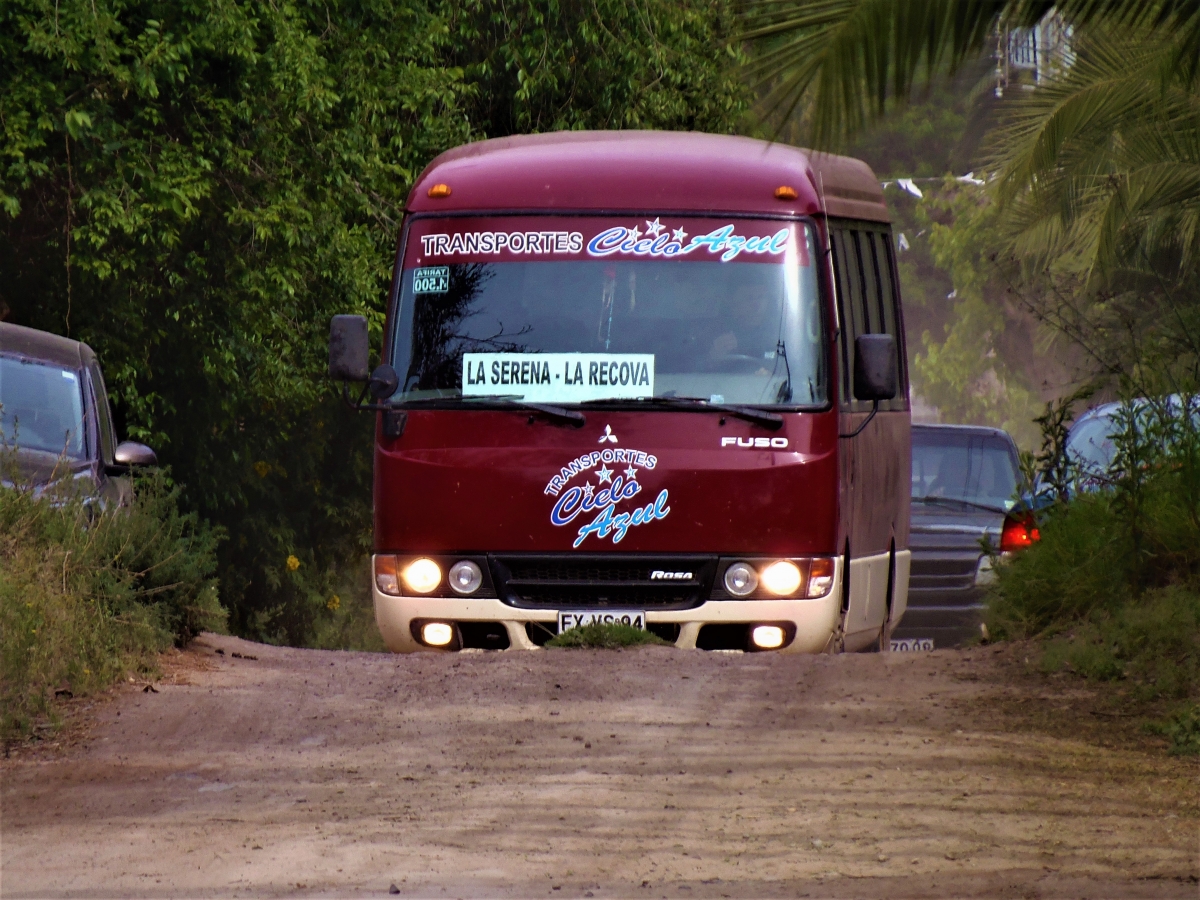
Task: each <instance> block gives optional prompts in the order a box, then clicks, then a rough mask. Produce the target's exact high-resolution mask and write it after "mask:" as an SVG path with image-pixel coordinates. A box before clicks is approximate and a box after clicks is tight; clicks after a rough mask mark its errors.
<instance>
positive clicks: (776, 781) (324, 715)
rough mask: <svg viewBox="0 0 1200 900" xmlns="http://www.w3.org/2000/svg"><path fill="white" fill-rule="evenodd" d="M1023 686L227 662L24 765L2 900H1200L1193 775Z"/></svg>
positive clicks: (145, 698) (465, 665)
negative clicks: (540, 899)
mask: <svg viewBox="0 0 1200 900" xmlns="http://www.w3.org/2000/svg"><path fill="white" fill-rule="evenodd" d="M218 651H224V652H223V654H222V653H219V652H218ZM235 653H238V654H241V658H236V657H235V656H234V654H235ZM249 657H257V659H253V658H249ZM1001 658H1002V657H1001V656H999V655H997V654H996V653H995V652H994V651H993V650H991V649H988V648H981V649H977V650H972V651H966V652H963V653H956V652H951V651H939V652H937V653H934V654H930V655H926V656H910V655H902V654H880V655H872V656H866V655H858V656H845V657H799V658H796V657H783V656H775V655H771V654H755V655H726V654H706V653H703V652H700V651H691V652H687V651H678V650H674V649H668V648H642V649H638V650H631V651H623V652H605V651H543V652H536V653H534V652H530V653H500V654H483V653H479V654H462V655H456V656H452V655H440V656H435V655H420V656H409V657H393V656H386V655H370V654H350V653H328V652H318V651H303V650H288V649H278V648H270V647H264V646H260V645H257V644H249V643H245V642H242V641H239V640H236V639H234V638H225V637H213V636H206V637H204V638H202V639H201V640H200V641H199V642H197V643H196V644H195V645H194V647H193V649H192V650H190V651H189V652H188V653H186V654H184V655H183V656H182V657H181V658H180V659H179V660H178V661H177V662H176V663H175V664H173V665H172V666H171V667H170V669H169V673H168V674H169V677H168V678H166V679H164V682H163V683H161V684H160V685H159V686H158V693H143V692H142V691H140V690H137V689H135V688H134V687H132V686H130V687H127V688H124V689H122V690H119V691H117V692H116V695H115V696H114V697H112V698H110V699H107V700H104V701H102V702H99V703H96V704H95V706H94V708H93V709H92V710H91V711H90V712H88V713H87V714H86V715H87V716H90V717H92V724H91V726H90V727H89V728H88V729H87V730H86V731H85V732H81V734H84V737H83V738H82V739H81V742H80V743H79V744H78V745H76V746H74V747H72V748H69V749H67V750H65V751H62V752H59V753H57V754H53V753H52V754H49V755H46V754H43V755H42V756H40V757H31V756H30V755H28V754H27V753H26V754H18V755H17V756H16V757H15V758H14V759H10V760H8V761H7V762H6V763H5V764H4V768H3V776H4V777H3V794H2V799H3V810H2V815H3V818H2V822H0V840H2V844H0V863H2V871H0V876H2V879H3V880H2V882H0V891H2V892H3V895H4V896H5V897H21V896H33V895H36V896H58V897H88V896H125V897H160V896H190V897H201V896H245V895H252V896H264V895H265V896H283V895H332V894H336V895H346V894H367V895H383V894H387V893H388V891H389V889H390V888H391V886H392V885H394V886H395V889H394V890H393V892H395V891H398V892H399V893H400V894H403V895H420V896H433V897H464V896H481V895H504V896H546V897H581V896H582V897H591V896H595V897H608V896H622V897H647V898H658V897H668V898H679V897H757V896H811V897H819V896H831V897H881V896H882V897H889V898H893V897H917V896H920V897H937V896H997V897H1037V896H1044V897H1050V896H1064V897H1066V896H1070V897H1082V896H1091V897H1100V896H1108V897H1189V898H1194V897H1196V896H1197V890H1198V889H1197V884H1196V878H1197V875H1198V873H1200V863H1198V862H1197V856H1198V852H1200V829H1198V825H1200V804H1198V802H1197V791H1196V774H1197V769H1196V767H1195V766H1194V765H1192V764H1188V763H1185V762H1181V761H1177V760H1171V759H1168V758H1166V757H1163V756H1162V755H1161V754H1157V753H1153V752H1149V751H1146V750H1139V749H1106V748H1105V747H1103V746H1101V744H1100V742H1099V741H1097V740H1096V738H1095V735H1094V734H1090V735H1082V734H1081V735H1079V736H1075V737H1070V736H1066V737H1064V736H1059V737H1053V736H1047V735H1046V734H1045V733H1039V732H1038V731H1036V730H1030V729H1029V728H1028V727H1027V726H1028V720H1027V718H1022V717H1021V715H1019V714H1018V713H1014V712H1013V710H1014V709H1022V708H1024V707H1022V704H1021V701H1027V703H1030V704H1034V705H1039V704H1040V707H1041V708H1043V709H1047V710H1049V711H1050V712H1051V714H1053V713H1054V710H1056V709H1061V710H1062V715H1063V716H1070V715H1072V714H1074V713H1076V712H1078V710H1077V709H1076V707H1077V705H1078V703H1079V702H1082V701H1081V700H1079V698H1078V697H1077V696H1076V695H1062V696H1053V694H1051V695H1050V696H1046V695H1045V692H1044V691H1043V695H1042V696H1030V697H1022V696H1017V695H1015V694H1014V689H1013V688H1012V687H1011V686H1010V687H1004V686H1003V685H1002V684H1001V680H1000V672H1001V668H1002V667H1001V663H1000V662H999V660H1000V659H1001ZM172 681H174V682H177V683H174V684H172V683H169V682H172ZM1017 693H1019V691H1018V692H1017ZM1022 723H1025V724H1022ZM1060 730H1061V729H1060ZM1070 730H1071V729H1066V731H1068V732H1069V731H1070Z"/></svg>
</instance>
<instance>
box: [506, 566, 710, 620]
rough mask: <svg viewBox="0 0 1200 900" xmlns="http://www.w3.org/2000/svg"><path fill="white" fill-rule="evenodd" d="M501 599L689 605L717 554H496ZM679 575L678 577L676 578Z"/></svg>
mask: <svg viewBox="0 0 1200 900" xmlns="http://www.w3.org/2000/svg"><path fill="white" fill-rule="evenodd" d="M489 561H490V563H491V568H492V579H493V581H494V583H495V585H496V590H497V592H498V594H499V596H500V599H501V600H503V601H504V602H505V603H508V604H509V605H510V606H520V607H525V608H528V609H605V608H613V609H617V608H621V609H645V610H650V609H657V610H664V609H690V608H692V607H694V606H699V605H700V604H701V603H703V602H704V598H705V597H707V596H708V594H709V591H710V590H711V589H712V580H713V575H714V573H715V572H716V569H717V558H716V557H715V556H693V555H682V554H680V555H672V556H657V555H656V556H612V555H607V556H579V555H575V554H570V555H567V554H564V555H562V556H551V555H536V556H534V555H518V554H511V555H508V554H505V555H499V554H498V555H494V556H492V557H490V558H489ZM674 576H681V577H674Z"/></svg>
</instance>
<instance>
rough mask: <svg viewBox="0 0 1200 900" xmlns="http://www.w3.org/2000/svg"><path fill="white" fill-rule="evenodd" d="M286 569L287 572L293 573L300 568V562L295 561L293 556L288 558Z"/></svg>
mask: <svg viewBox="0 0 1200 900" xmlns="http://www.w3.org/2000/svg"><path fill="white" fill-rule="evenodd" d="M287 567H288V571H289V572H295V571H296V570H297V569H298V568H300V560H298V559H296V557H295V556H289V557H288V558H287Z"/></svg>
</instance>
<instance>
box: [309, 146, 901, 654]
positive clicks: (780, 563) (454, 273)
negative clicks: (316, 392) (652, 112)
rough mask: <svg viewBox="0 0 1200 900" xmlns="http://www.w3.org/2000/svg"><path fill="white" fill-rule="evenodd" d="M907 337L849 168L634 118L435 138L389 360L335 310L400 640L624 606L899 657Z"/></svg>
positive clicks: (402, 272) (534, 635)
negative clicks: (450, 144)
mask: <svg viewBox="0 0 1200 900" xmlns="http://www.w3.org/2000/svg"><path fill="white" fill-rule="evenodd" d="M903 335H904V330H903V327H902V321H901V310H900V294H899V287H898V281H897V277H896V270H895V262H894V258H893V243H892V238H891V229H890V226H889V217H888V212H887V208H886V206H885V205H884V202H883V195H882V191H881V190H880V186H879V183H878V181H877V180H876V179H875V176H874V175H873V174H872V172H871V171H870V169H869V168H868V167H867V166H866V165H865V164H864V163H862V162H859V161H857V160H853V159H847V158H844V157H838V156H829V155H819V154H813V153H809V152H807V151H803V150H799V149H796V148H793V147H787V146H783V145H779V144H767V143H763V142H761V141H755V140H750V139H747V138H740V137H726V136H716V135H705V134H688V133H671V132H637V131H623V132H570V133H558V134H542V135H533V136H526V137H513V138H503V139H499V140H490V141H482V142H480V143H476V144H470V145H467V146H463V147H459V148H457V149H455V150H451V151H449V152H447V153H444V154H442V155H441V156H439V157H438V158H437V159H436V160H434V161H433V162H432V163H431V164H430V165H429V166H428V168H426V170H425V171H424V172H423V173H422V174H421V176H420V178H419V179H418V180H417V182H416V185H415V186H414V188H413V190H412V194H411V195H410V197H409V200H408V203H407V207H406V216H405V220H404V224H403V228H402V229H401V233H400V239H399V247H398V251H397V256H396V264H395V277H394V279H393V284H392V291H391V297H390V303H389V307H388V317H387V324H386V329H385V338H384V345H383V348H382V352H381V354H380V358H381V364H380V366H379V367H378V368H377V369H376V370H375V371H374V372H373V373H370V374H368V364H367V323H366V321H365V320H364V319H362V318H361V317H356V316H337V317H335V319H334V322H333V325H332V329H331V340H330V372H331V374H332V375H333V376H334V377H335V378H338V379H340V380H342V381H365V382H367V385H366V387H365V388H364V389H363V394H362V396H361V397H360V399H359V402H358V405H359V406H361V407H363V408H366V409H372V410H375V411H376V412H377V418H378V423H377V427H376V434H375V497H374V500H375V556H374V575H375V579H374V586H373V590H374V599H375V612H376V620H377V622H378V624H379V629H380V631H381V632H382V634H383V637H384V640H385V641H386V643H387V645H388V647H390V648H391V649H392V650H394V651H412V650H420V649H441V650H458V649H466V648H484V649H488V648H493V649H502V648H508V647H522V648H535V647H538V646H540V645H542V644H544V643H545V642H546V641H547V640H548V639H549V638H550V637H552V636H553V635H554V634H556V633H558V632H559V631H560V630H562V629H565V628H569V627H573V626H575V625H579V624H585V623H588V622H594V621H600V622H605V621H618V622H628V623H630V624H633V625H635V626H638V627H644V628H647V629H649V630H650V631H652V632H654V633H656V634H658V635H660V636H661V637H664V638H665V639H667V640H668V641H671V642H672V643H674V644H675V645H676V646H678V647H681V648H693V647H698V648H702V649H710V650H783V651H793V652H810V653H811V652H819V651H838V650H843V649H844V650H860V649H866V648H871V647H879V648H881V649H886V648H887V647H888V644H889V637H890V630H891V626H892V624H893V623H895V622H897V621H898V620H899V619H900V616H901V615H902V614H903V612H904V603H905V597H906V594H907V586H908V571H909V550H908V520H909V487H910V485H909V479H910V462H909V454H910V447H909V440H910V438H909V422H910V417H909V407H908V401H907V393H908V392H907V372H906V366H905V354H904V338H903ZM368 392H369V394H370V395H371V397H372V398H373V400H372V401H371V402H369V403H365V404H364V403H363V402H362V401H363V399H365V398H366V397H367V395H368ZM345 396H347V398H349V394H348V393H345Z"/></svg>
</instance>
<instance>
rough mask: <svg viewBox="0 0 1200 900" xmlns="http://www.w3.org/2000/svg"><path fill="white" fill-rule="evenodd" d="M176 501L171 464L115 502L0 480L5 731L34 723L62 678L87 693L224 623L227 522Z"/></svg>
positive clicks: (0, 669)
mask: <svg viewBox="0 0 1200 900" xmlns="http://www.w3.org/2000/svg"><path fill="white" fill-rule="evenodd" d="M178 500H179V491H178V489H177V488H174V487H172V486H171V485H170V484H169V482H168V481H167V479H166V478H165V476H163V475H162V474H155V475H151V476H148V477H147V478H145V479H143V480H140V481H139V483H138V484H137V486H136V491H135V499H134V501H133V503H132V505H131V506H130V507H128V508H110V509H107V510H99V509H98V508H97V507H96V506H95V505H94V504H93V503H91V502H90V501H89V500H88V499H87V498H85V497H84V496H82V495H79V494H72V493H68V492H67V491H66V489H59V490H57V491H53V490H52V491H48V492H46V493H44V494H40V495H39V494H37V493H35V492H34V491H32V490H26V489H14V488H5V489H0V673H2V676H3V683H2V685H0V702H2V704H3V709H2V711H0V734H3V735H4V736H5V737H9V736H11V735H13V734H15V733H19V732H21V731H25V730H28V728H29V727H30V725H31V722H32V720H33V718H34V717H36V716H38V715H42V714H45V713H46V712H47V711H48V710H49V708H50V701H51V699H52V697H53V692H54V690H55V689H56V688H58V687H59V686H60V685H62V684H63V683H64V682H65V683H66V684H68V685H69V689H70V691H71V692H72V693H74V694H75V695H81V694H86V693H89V692H91V691H95V690H98V689H101V688H104V687H106V686H107V685H109V684H111V683H112V682H113V681H114V680H117V679H118V678H120V677H121V676H122V675H123V674H124V673H125V672H126V671H128V670H130V669H139V670H143V671H145V670H148V669H149V668H151V667H152V666H153V654H154V653H155V652H156V651H159V650H162V649H165V648H166V647H169V646H171V644H172V643H179V644H182V643H186V642H187V641H188V640H189V639H190V638H191V637H192V636H193V635H194V634H196V633H197V632H199V631H201V630H206V629H207V630H222V629H223V627H224V623H225V612H224V610H222V608H221V606H220V604H219V603H218V600H217V586H216V581H215V579H214V578H213V572H214V571H215V569H216V559H215V548H216V544H217V538H218V533H217V532H216V531H215V530H214V529H212V528H211V527H209V526H207V525H206V524H204V523H203V522H202V521H200V520H199V519H198V517H197V516H196V514H195V513H186V514H185V513H181V512H180V511H179V508H178Z"/></svg>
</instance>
